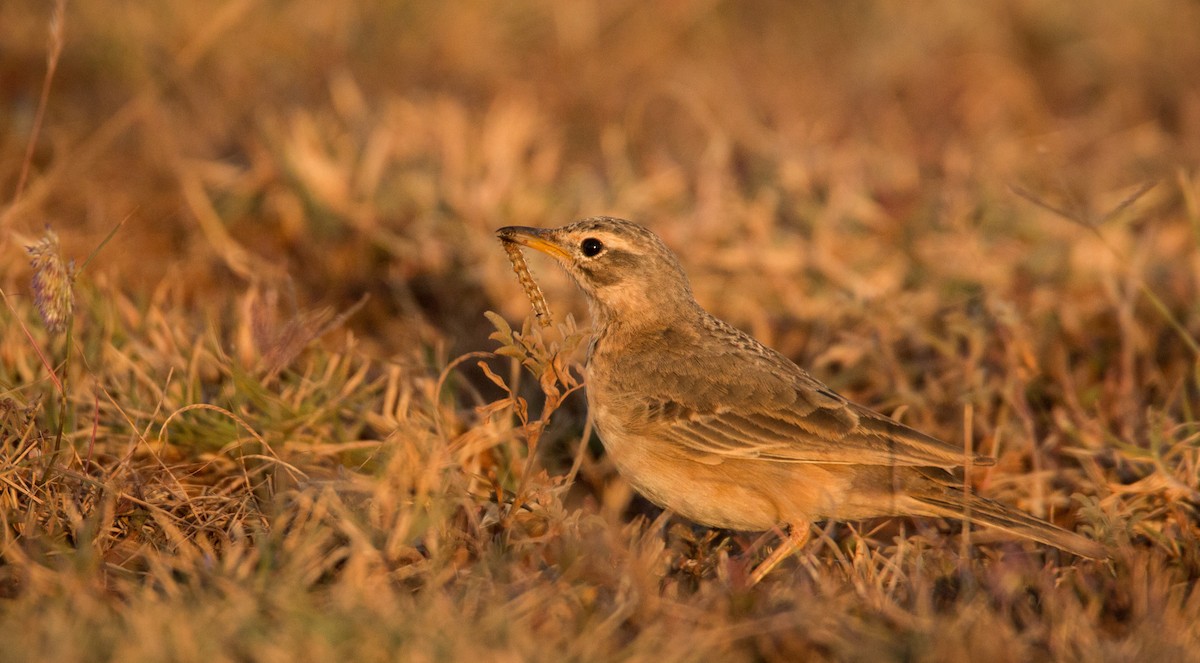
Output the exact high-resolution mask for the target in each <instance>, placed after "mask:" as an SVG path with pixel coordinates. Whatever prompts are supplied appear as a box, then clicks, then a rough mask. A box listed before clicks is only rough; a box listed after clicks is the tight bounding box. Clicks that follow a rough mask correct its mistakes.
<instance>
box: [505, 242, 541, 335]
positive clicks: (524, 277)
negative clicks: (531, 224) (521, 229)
mask: <svg viewBox="0 0 1200 663" xmlns="http://www.w3.org/2000/svg"><path fill="white" fill-rule="evenodd" d="M502 244H503V245H504V252H505V253H507V254H508V260H509V262H511V263H512V266H513V271H514V272H516V274H517V280H519V281H520V282H521V287H522V288H524V289H525V296H526V297H528V298H529V303H530V305H532V306H533V312H534V313H535V314H537V319H538V324H540V325H541V326H543V327H549V326H550V325H553V324H554V318H553V317H551V315H550V307H549V306H547V305H546V297H545V296H544V295H543V294H542V289H541V288H539V287H538V284H537V281H534V280H533V275H532V274H530V273H529V266H528V265H526V264H525V254H523V253H521V246H520V245H519V244H517V243H516V242H502Z"/></svg>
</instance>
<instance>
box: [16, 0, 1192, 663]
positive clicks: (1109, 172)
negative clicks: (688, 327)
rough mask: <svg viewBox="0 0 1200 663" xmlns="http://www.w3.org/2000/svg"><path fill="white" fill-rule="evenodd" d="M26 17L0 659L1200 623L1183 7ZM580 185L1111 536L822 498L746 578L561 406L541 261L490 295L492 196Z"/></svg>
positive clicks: (365, 655)
mask: <svg viewBox="0 0 1200 663" xmlns="http://www.w3.org/2000/svg"><path fill="white" fill-rule="evenodd" d="M805 4H808V3H801V5H805ZM53 16H54V8H53V7H52V6H49V5H48V4H47V3H21V2H16V3H14V2H5V3H2V4H0V44H2V46H0V52H2V53H3V57H0V83H2V84H0V104H2V106H0V108H2V112H0V201H3V205H2V206H0V238H2V239H0V254H2V255H3V259H2V260H0V288H2V289H3V292H4V295H5V302H6V305H5V307H4V308H3V309H0V391H2V392H3V393H2V394H0V642H2V643H3V646H0V661H6V660H54V661H64V662H65V661H83V660H105V659H115V660H121V661H163V660H178V661H192V660H195V661H206V662H207V661H221V660H263V661H273V660H279V661H291V660H311V661H322V660H379V659H385V658H390V659H395V658H402V659H403V660H415V661H419V660H470V659H472V658H475V659H477V660H553V661H560V660H606V661H607V660H653V661H656V662H661V661H668V660H669V661H676V660H714V659H718V658H719V659H728V660H769V661H776V660H778V661H790V660H805V659H810V660H822V659H830V660H847V659H869V660H947V659H949V660H964V659H966V658H967V657H970V658H971V659H979V660H1021V661H1027V660H1038V659H1068V660H1130V659H1141V660H1181V659H1186V658H1195V657H1196V656H1197V654H1196V652H1198V651H1200V626H1198V625H1200V592H1197V591H1196V590H1195V586H1196V581H1197V579H1198V578H1200V546H1198V544H1200V538H1198V537H1200V523H1198V519H1197V513H1196V509H1197V506H1198V504H1200V498H1198V496H1200V493H1198V492H1197V491H1200V452H1198V451H1197V446H1198V445H1197V442H1198V439H1200V424H1198V423H1197V410H1198V408H1200V346H1198V345H1197V340H1196V339H1197V338H1200V308H1198V305H1197V302H1200V248H1198V247H1200V163H1198V157H1200V83H1198V82H1200V40H1196V39H1195V34H1194V29H1193V26H1195V25H1197V24H1200V9H1198V8H1197V7H1196V5H1195V3H1189V2H1185V1H1183V0H1163V1H1162V2H1157V3H1145V2H1139V1H1135V0H1119V1H1117V2H1112V3H1106V4H1105V6H1104V8H1103V9H1097V8H1096V7H1095V6H1094V5H1092V4H1090V3H1083V2H1074V1H1068V2H1050V1H1048V0H1047V1H1044V2H1043V1H1040V0H1029V1H1015V0H994V1H989V2H979V3H958V2H949V1H946V2H934V3H932V4H929V3H921V4H919V5H917V4H910V3H830V4H828V5H823V4H818V5H816V6H811V7H805V6H797V5H793V4H792V3H768V4H767V5H756V6H755V8H753V9H751V8H749V7H744V6H742V5H741V4H738V3H711V2H686V1H685V2H676V3H667V4H662V5H655V6H651V5H645V6H644V3H634V2H615V3H587V2H583V3H574V4H567V5H564V4H562V3H554V2H544V1H541V0H530V1H527V2H518V3H483V2H474V1H471V0H463V1H455V2H447V3H400V2H382V3H337V2H334V3H329V2H317V1H316V0H299V1H297V2H289V3H264V2H260V1H257V0H226V1H225V2H224V3H221V4H219V5H216V6H214V5H213V4H212V3H145V2H132V1H124V2H122V1H118V2H106V3H96V2H90V3H89V2H80V3H68V4H66V11H65V13H63V14H62V15H61V17H60V19H58V20H57V22H55V19H53ZM48 28H49V29H50V31H49V32H48ZM47 63H50V64H51V70H52V75H51V76H47V75H46V74H47ZM43 98H44V99H45V102H44V105H43V103H42V102H41V101H40V100H41V99H43ZM31 139H33V143H32V149H30V150H29V151H28V154H29V156H28V158H26V154H27V148H28V146H29V145H30V144H31V142H30V141H31ZM1151 185H1152V186H1151ZM18 191H19V193H14V192H18ZM598 213H611V214H616V215H620V216H626V217H629V218H634V219H637V220H640V221H642V222H645V223H647V224H649V225H651V226H652V227H653V228H654V229H655V230H657V231H658V232H659V233H660V234H661V235H663V236H664V238H665V239H666V240H667V242H668V243H669V244H670V245H672V246H673V247H675V248H676V249H677V250H679V252H680V253H681V254H682V255H683V259H684V262H685V266H686V267H687V268H688V270H689V273H690V274H691V275H692V277H693V281H694V286H695V289H696V292H697V295H698V297H699V299H700V300H701V301H702V303H704V304H705V305H706V306H707V307H708V308H709V309H710V310H712V311H713V312H714V313H716V314H718V315H720V316H721V317H723V318H725V319H727V320H730V321H731V322H733V323H735V324H737V325H739V326H741V327H743V328H745V329H748V330H750V331H751V332H753V333H754V334H755V335H756V336H758V337H759V338H760V339H762V340H764V341H766V342H768V343H769V344H771V345H773V346H775V347H776V348H779V349H780V350H781V351H783V352H785V353H786V354H788V355H789V356H791V357H794V358H796V359H797V360H799V361H800V362H801V363H803V364H806V365H808V366H810V367H811V368H812V369H813V371H814V372H815V373H816V374H817V375H818V376H820V377H822V378H824V379H826V380H827V381H829V382H830V383H831V384H832V385H833V386H834V387H836V388H838V389H840V390H842V391H843V392H845V393H847V394H848V395H850V396H852V397H854V398H855V399H857V400H859V401H862V402H865V403H868V404H871V405H873V406H875V407H878V408H882V409H884V410H885V411H888V412H894V413H896V414H897V416H900V417H901V418H902V419H904V420H905V421H906V422H907V423H910V424H912V425H915V426H918V427H920V428H922V429H924V430H927V431H929V432H932V433H934V434H937V435H939V436H941V437H943V438H945V439H951V440H962V439H963V438H964V434H965V437H966V439H967V442H968V443H969V444H971V445H973V446H974V447H975V448H976V449H977V450H979V451H982V452H985V453H990V454H994V455H996V456H997V457H998V459H999V462H998V464H997V465H996V466H995V467H993V468H987V469H986V470H982V469H981V470H979V471H978V472H977V473H976V474H977V475H976V476H975V477H974V479H975V485H974V487H973V489H974V490H977V491H980V492H982V493H984V494H986V495H989V496H991V497H994V498H996V499H1000V500H1003V501H1006V502H1009V503H1013V504H1016V505H1019V506H1020V507H1021V508H1023V509H1026V510H1028V511H1030V512H1032V513H1035V514H1038V515H1041V516H1044V517H1049V518H1053V519H1054V520H1055V521H1056V522H1059V523H1060V524H1063V525H1064V526H1068V527H1073V528H1076V529H1079V530H1081V531H1085V532H1089V533H1091V534H1093V535H1094V536H1097V537H1099V538H1101V539H1103V540H1106V541H1108V542H1110V543H1111V544H1112V545H1113V547H1114V550H1115V558H1114V560H1113V561H1112V562H1111V563H1110V564H1101V563H1090V562H1081V561H1079V560H1075V559H1073V558H1067V557H1060V556H1057V555H1056V554H1054V553H1052V552H1047V551H1045V550H1041V549H1038V548H1037V547H1034V546H1027V545H1024V544H1022V543H1020V542H1012V541H1003V540H993V539H991V538H989V537H988V534H987V532H986V531H978V532H972V535H971V540H972V542H973V543H975V544H977V545H974V546H971V547H968V548H966V554H965V555H964V553H963V549H962V548H960V545H959V542H960V541H961V537H960V536H959V534H958V533H957V532H958V526H957V524H956V523H934V522H929V521H920V522H912V521H910V522H905V521H903V520H891V521H881V522H871V523H861V524H851V525H846V524H836V523H834V524H829V525H828V526H826V527H825V528H824V529H823V530H822V536H820V537H819V538H818V540H817V541H816V542H815V543H814V544H812V545H811V546H810V547H809V548H808V549H807V551H806V554H805V555H802V556H798V557H796V558H795V559H794V560H792V561H791V562H790V563H789V564H785V565H784V566H783V567H782V568H781V570H780V571H779V572H777V573H775V574H773V575H772V576H771V577H770V578H769V579H768V580H767V581H766V582H765V583H763V584H762V585H761V586H759V587H756V588H754V589H752V590H747V589H744V588H743V586H742V585H741V583H739V581H738V574H739V573H740V572H741V571H740V570H741V569H742V568H743V566H742V563H741V562H740V559H741V558H740V555H741V554H742V551H743V550H744V549H745V548H746V546H747V544H748V541H749V540H748V539H745V538H743V537H733V538H729V537H728V536H727V535H726V534H725V533H709V532H706V531H704V530H701V529H692V528H690V527H687V526H686V525H685V524H682V523H678V522H674V521H669V520H666V519H664V518H661V517H659V516H658V515H657V513H656V512H655V511H654V510H653V509H649V508H647V507H646V505H644V504H643V503H641V502H639V501H638V500H636V499H634V498H633V497H632V495H631V493H630V490H629V488H628V486H627V485H626V484H624V483H623V482H622V481H621V480H620V479H619V478H618V477H617V476H616V475H615V473H614V471H613V469H612V467H611V466H610V465H609V464H608V463H607V462H606V460H605V459H604V458H603V456H602V454H600V450H599V447H598V445H596V444H594V443H593V444H590V445H584V446H583V447H582V448H581V447H580V445H579V441H580V440H581V439H587V438H588V437H589V435H590V431H589V429H588V427H587V423H586V417H585V408H584V405H583V403H582V399H581V398H580V395H579V393H578V387H579V384H578V379H579V373H578V369H577V367H574V366H573V364H572V361H573V359H574V358H576V357H578V353H577V349H578V347H579V346H580V345H581V344H582V343H583V342H584V341H585V335H584V333H583V332H581V331H580V330H578V329H576V328H575V326H574V322H573V320H575V319H579V320H583V319H584V311H583V309H582V301H580V298H579V297H578V296H577V295H576V294H575V293H574V292H573V291H572V289H571V287H570V286H569V284H568V283H567V282H566V280H565V277H563V276H562V275H561V274H558V273H557V272H556V271H554V270H552V269H550V266H549V264H547V262H546V261H544V260H540V259H538V258H534V257H531V258H530V266H531V268H532V269H533V271H534V272H535V274H536V275H537V277H538V279H539V283H540V284H541V286H542V288H543V289H544V290H545V291H546V295H547V299H548V300H549V302H550V305H551V307H552V308H554V309H555V313H556V318H557V319H558V320H564V319H565V320H566V322H563V323H560V324H559V325H558V326H557V327H555V328H552V329H546V330H543V329H540V328H537V327H535V326H534V325H531V324H530V323H529V322H528V321H526V323H525V325H524V327H523V330H517V331H515V332H514V331H513V330H510V329H507V327H506V325H505V324H504V323H503V319H507V320H521V319H523V318H525V317H526V316H528V315H529V310H530V309H529V304H528V302H527V300H526V299H525V297H524V295H523V293H522V287H521V284H520V283H518V280H517V279H516V278H514V277H513V274H512V272H511V269H510V265H509V263H508V262H507V259H506V255H505V253H504V251H503V250H502V247H500V246H499V244H498V243H497V241H496V240H495V238H494V235H493V230H494V229H495V228H496V227H498V226H502V225H534V226H548V225H560V224H562V223H565V222H567V221H569V220H571V219H573V218H576V217H580V216H586V215H591V214H598ZM126 219H127V220H126ZM122 220H126V221H125V223H124V225H123V226H121V227H120V229H119V230H118V231H117V232H116V233H115V234H114V235H113V236H112V239H111V240H110V241H108V242H107V243H105V237H106V236H108V235H109V233H110V232H111V231H112V230H113V228H114V227H117V226H118V224H120V223H121V222H122ZM47 225H49V226H50V227H51V228H52V229H53V230H54V231H55V232H56V233H57V234H58V236H59V237H60V238H61V245H62V248H61V251H62V253H63V254H64V255H65V256H66V257H67V258H75V259H76V261H77V265H78V267H77V268H76V269H75V270H72V268H71V267H70V265H69V264H67V263H56V264H57V265H58V267H57V269H58V271H59V277H58V280H57V281H56V282H54V283H47V282H46V281H45V279H46V278H47V277H46V276H45V275H44V274H43V275H42V276H39V277H37V278H39V279H41V281H38V283H39V285H38V287H37V291H36V292H35V289H34V286H32V285H31V283H32V282H33V279H34V275H33V274H32V273H31V269H30V267H29V261H28V255H27V253H26V250H25V248H24V247H25V246H33V245H39V242H43V243H42V244H40V246H42V247H43V248H47V249H48V248H49V247H50V244H52V242H48V240H43V238H45V237H48V235H46V234H45V231H44V228H45V227H46V226H47ZM101 245H103V248H101V249H100V250H99V251H98V252H96V253H95V257H94V259H92V260H90V261H89V262H88V263H87V264H86V265H84V264H83V262H84V259H85V258H86V257H87V256H89V255H91V254H92V253H93V251H95V250H96V249H97V247H98V246H101ZM40 255H41V256H42V258H43V264H45V260H46V258H45V256H46V254H45V253H43V254H40ZM48 286H49V287H51V289H50V290H47V287H48ZM67 286H73V289H74V299H73V305H72V304H71V303H70V302H69V301H67V300H65V299H63V296H64V295H63V290H61V288H66V287H67ZM55 287H57V288H60V289H57V290H55V289H53V288H55ZM48 296H49V299H47V297H48ZM363 297H367V299H366V300H365V302H363V301H362V300H363ZM55 298H57V299H55ZM47 301H57V302H58V308H56V309H54V310H53V311H50V314H51V316H50V318H48V319H49V320H50V322H51V323H52V326H54V325H55V324H56V323H55V321H56V320H59V319H60V318H61V322H62V326H61V327H60V329H62V331H53V332H52V331H49V330H48V328H47V327H46V325H45V324H44V323H43V316H42V315H41V314H39V311H38V306H37V304H38V303H39V302H40V303H43V309H45V305H44V304H45V302H47ZM360 302H362V303H361V304H360ZM64 307H65V308H64ZM487 310H495V311H499V312H500V313H501V315H502V316H503V318H493V319H492V320H489V319H488V318H487V317H485V316H484V312H485V311H487ZM64 311H65V312H66V313H65V317H64ZM42 313H43V314H44V313H46V311H45V310H43V311H42ZM568 313H572V314H573V318H572V317H568V316H567V314H568ZM54 315H58V316H59V318H55V317H54ZM489 334H493V336H492V340H488V335H489ZM468 353H473V354H468ZM531 450H533V452H532V453H531Z"/></svg>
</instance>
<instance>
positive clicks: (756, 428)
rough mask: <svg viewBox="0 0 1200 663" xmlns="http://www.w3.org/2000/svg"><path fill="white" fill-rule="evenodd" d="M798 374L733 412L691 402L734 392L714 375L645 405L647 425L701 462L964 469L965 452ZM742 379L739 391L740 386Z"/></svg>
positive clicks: (714, 402)
mask: <svg viewBox="0 0 1200 663" xmlns="http://www.w3.org/2000/svg"><path fill="white" fill-rule="evenodd" d="M793 366H794V365H793ZM795 371H796V372H795V373H793V374H792V375H789V376H779V375H778V374H776V375H775V376H773V377H774V378H775V379H774V380H763V381H759V382H758V383H757V384H758V386H759V388H758V389H756V390H755V391H756V393H754V394H753V395H752V396H751V397H749V398H746V397H742V398H737V399H735V401H736V403H737V405H736V407H734V406H725V405H722V404H721V403H722V401H725V399H720V398H711V399H709V398H700V399H697V398H695V395H696V394H697V393H703V392H705V391H712V390H716V391H719V392H727V391H729V390H730V389H732V388H735V387H736V386H738V385H733V384H731V383H729V382H726V381H725V380H723V379H722V377H721V374H720V373H719V372H718V373H715V374H714V375H715V380H716V382H715V383H710V384H708V385H696V384H694V383H693V384H691V385H687V386H685V385H682V384H681V385H679V389H678V390H674V389H669V390H668V391H670V392H675V393H664V394H661V396H662V397H663V398H662V399H660V400H655V401H652V402H651V403H649V404H648V405H647V409H646V415H645V416H646V424H647V425H649V426H652V427H654V428H656V429H657V431H656V437H659V436H661V437H663V438H666V439H671V440H674V441H675V442H676V444H678V445H680V446H681V447H682V450H683V451H684V452H685V453H687V454H688V455H690V456H693V457H694V458H695V459H696V460H698V461H700V462H706V463H720V462H722V461H724V460H726V459H735V458H736V459H762V460H772V461H777V462H793V463H831V464H845V465H911V466H936V467H958V466H961V465H963V464H964V462H965V460H966V457H965V455H964V453H963V450H962V448H960V447H955V446H953V445H950V444H947V443H946V442H943V441H941V440H939V439H937V438H934V437H930V436H929V435H925V434H924V433H921V432H920V431H917V430H914V429H912V428H909V427H908V426H905V425H904V424H901V423H900V422H898V421H896V420H895V419H892V418H891V417H888V416H886V415H883V414H880V413H878V412H875V411H873V410H870V409H868V408H865V407H863V406H861V405H857V404H855V403H851V402H850V401H848V400H846V399H845V398H843V397H842V396H840V395H838V394H837V393H835V392H834V391H833V390H831V389H829V388H828V387H826V386H825V385H823V384H822V383H821V382H819V381H818V380H816V379H815V378H813V377H811V376H809V375H808V373H806V372H804V371H803V370H801V369H799V368H796V369H795ZM740 377H741V378H742V380H744V379H745V377H746V376H745V375H742V376H740ZM781 377H786V378H790V379H784V380H780V379H779V378H781ZM742 380H739V383H740V385H745V382H743V381H742ZM723 382H724V384H722V383H723ZM674 396H677V397H678V398H673V397H674ZM971 460H972V462H973V463H974V464H976V465H990V464H992V463H993V462H994V461H993V460H992V459H991V458H988V457H986V456H975V457H973V458H972V459H971Z"/></svg>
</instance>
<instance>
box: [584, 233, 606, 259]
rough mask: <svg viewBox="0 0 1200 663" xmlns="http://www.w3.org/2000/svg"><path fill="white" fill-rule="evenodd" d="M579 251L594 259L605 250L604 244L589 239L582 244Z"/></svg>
mask: <svg viewBox="0 0 1200 663" xmlns="http://www.w3.org/2000/svg"><path fill="white" fill-rule="evenodd" d="M579 250H580V251H583V255H585V256H587V257H589V258H594V257H595V256H597V255H599V254H600V252H601V251H603V250H604V243H603V242H601V241H600V240H598V239H596V238H595V237H589V238H587V239H585V240H583V242H582V243H580V245H579Z"/></svg>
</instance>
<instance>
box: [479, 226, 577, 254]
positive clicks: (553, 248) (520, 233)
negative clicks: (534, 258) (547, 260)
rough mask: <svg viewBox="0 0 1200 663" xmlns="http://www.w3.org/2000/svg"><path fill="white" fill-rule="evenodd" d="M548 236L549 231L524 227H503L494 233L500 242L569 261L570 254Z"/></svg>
mask: <svg viewBox="0 0 1200 663" xmlns="http://www.w3.org/2000/svg"><path fill="white" fill-rule="evenodd" d="M549 235H550V233H549V231H546V230H542V229H540V228H527V227H525V226H505V227H503V228H501V229H499V230H497V231H496V236H497V237H499V238H500V239H501V241H504V242H512V243H514V244H520V245H521V246H528V247H529V248H531V249H534V250H536V251H541V252H542V253H545V254H547V255H550V256H554V257H555V258H558V259H559V260H571V259H572V257H571V254H570V253H568V252H567V250H566V249H564V248H562V246H560V245H559V244H558V243H557V242H555V241H554V240H553V239H551V237H550V236H549Z"/></svg>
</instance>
